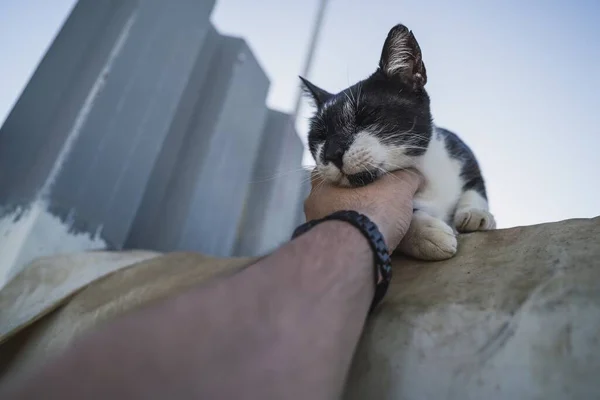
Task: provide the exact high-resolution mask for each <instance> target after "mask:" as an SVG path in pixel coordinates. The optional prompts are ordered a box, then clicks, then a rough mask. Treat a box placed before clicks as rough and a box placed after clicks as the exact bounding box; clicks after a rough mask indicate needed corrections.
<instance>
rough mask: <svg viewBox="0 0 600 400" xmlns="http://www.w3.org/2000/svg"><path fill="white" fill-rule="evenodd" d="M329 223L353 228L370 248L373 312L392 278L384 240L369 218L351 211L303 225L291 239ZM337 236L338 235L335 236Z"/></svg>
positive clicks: (388, 254) (333, 214)
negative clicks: (338, 223) (339, 223)
mask: <svg viewBox="0 0 600 400" xmlns="http://www.w3.org/2000/svg"><path fill="white" fill-rule="evenodd" d="M331 221H336V222H342V223H346V224H347V225H350V226H351V227H352V228H355V231H357V232H358V233H360V234H361V235H362V237H363V239H364V241H366V242H367V243H368V245H369V247H370V248H371V256H372V262H371V265H372V267H373V268H372V270H373V278H374V284H375V295H374V297H373V301H372V303H371V308H370V311H373V309H374V308H375V307H376V306H377V305H378V304H379V302H380V301H381V300H382V298H383V297H384V296H385V293H386V291H387V288H388V285H389V282H390V279H391V276H392V268H391V260H390V253H389V250H388V247H387V244H386V241H385V238H384V237H383V235H382V233H381V231H380V230H379V227H378V226H377V225H376V224H375V223H374V222H373V221H372V220H371V219H370V218H369V217H367V216H366V215H364V214H361V213H359V212H357V211H352V210H342V211H337V212H334V213H332V214H329V215H327V216H326V217H324V218H321V219H317V220H311V221H308V222H306V223H305V224H303V225H300V226H299V227H298V228H296V230H295V231H294V234H293V235H292V238H296V237H298V236H301V235H303V234H305V233H306V232H308V231H310V230H314V229H315V227H318V226H319V225H321V226H323V224H324V223H327V222H331ZM330 226H331V225H330ZM339 226H341V225H339ZM338 235H339V233H338V234H336V235H335V236H338ZM335 250H336V249H334V253H335ZM338 254H339V252H338Z"/></svg>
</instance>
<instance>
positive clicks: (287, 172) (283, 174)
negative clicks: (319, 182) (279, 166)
mask: <svg viewBox="0 0 600 400" xmlns="http://www.w3.org/2000/svg"><path fill="white" fill-rule="evenodd" d="M312 168H314V167H311V166H304V165H303V166H302V167H300V168H296V169H292V170H289V171H280V172H277V173H275V175H270V176H267V177H264V178H260V179H257V180H253V181H250V183H262V182H268V181H270V180H273V179H277V178H280V177H282V176H285V175H289V174H293V173H296V172H300V171H311V170H312Z"/></svg>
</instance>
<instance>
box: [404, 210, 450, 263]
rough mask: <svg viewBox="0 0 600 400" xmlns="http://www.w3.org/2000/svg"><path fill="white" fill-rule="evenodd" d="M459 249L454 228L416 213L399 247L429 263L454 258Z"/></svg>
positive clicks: (407, 253) (405, 252)
mask: <svg viewBox="0 0 600 400" xmlns="http://www.w3.org/2000/svg"><path fill="white" fill-rule="evenodd" d="M457 248H458V243H457V241H456V235H455V234H454V231H453V230H452V228H451V227H450V226H448V224H446V223H445V222H443V221H441V220H439V219H437V218H434V217H431V216H429V215H427V214H424V213H415V215H414V216H413V220H412V222H411V226H410V228H409V230H408V232H407V233H406V236H404V239H403V240H402V242H401V243H400V245H399V246H398V250H400V252H402V253H404V254H406V255H409V256H412V257H414V258H418V259H420V260H427V261H441V260H447V259H449V258H452V256H454V254H456V250H457Z"/></svg>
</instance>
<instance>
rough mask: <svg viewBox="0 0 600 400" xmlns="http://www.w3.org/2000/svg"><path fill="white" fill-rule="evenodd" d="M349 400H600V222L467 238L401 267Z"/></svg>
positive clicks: (364, 349)
mask: <svg viewBox="0 0 600 400" xmlns="http://www.w3.org/2000/svg"><path fill="white" fill-rule="evenodd" d="M395 267H396V269H395V276H394V281H393V285H392V286H391V288H390V295H389V297H388V298H387V299H386V302H385V305H384V307H382V308H381V309H380V310H379V312H378V314H377V315H376V316H375V317H374V318H373V319H372V320H371V322H370V323H369V324H368V327H367V329H366V331H365V333H364V335H363V338H362V341H361V344H360V347H359V349H358V351H357V355H356V362H355V364H354V366H353V369H352V372H351V375H350V379H349V385H348V391H347V396H346V398H348V399H366V398H372V399H457V400H458V399H461V400H465V399H546V400H549V399H557V400H558V399H591V398H598V397H600V380H599V379H598V377H600V218H595V219H591V220H588V219H585V220H570V221H564V222H560V223H553V224H544V225H537V226H529V227H522V228H513V229H506V230H498V231H492V232H488V233H485V234H470V235H463V236H462V237H461V240H460V250H459V253H458V254H457V256H456V257H455V258H453V259H451V260H448V261H445V262H440V263H420V262H414V261H408V260H400V259H398V260H396V265H395Z"/></svg>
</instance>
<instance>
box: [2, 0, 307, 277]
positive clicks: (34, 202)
mask: <svg viewBox="0 0 600 400" xmlns="http://www.w3.org/2000/svg"><path fill="white" fill-rule="evenodd" d="M213 6H214V1H213V0H203V1H198V0H180V1H177V2H164V1H162V0H145V1H134V0H112V1H109V0H107V1H102V2H99V1H95V0H80V1H79V3H78V4H77V6H76V7H75V8H74V10H73V12H72V14H71V16H70V17H69V19H68V20H67V21H66V23H65V25H64V26H63V28H62V30H61V31H60V33H59V35H58V36H57V38H56V39H55V41H54V42H53V44H52V46H51V47H50V49H49V51H48V52H47V54H46V55H45V57H44V58H43V60H42V62H41V63H40V65H39V66H38V68H37V70H36V72H35V74H34V75H33V77H32V78H31V80H30V82H29V84H28V85H27V87H26V89H25V91H24V92H23V94H22V96H21V98H20V99H19V100H18V102H17V103H16V105H15V107H14V109H13V110H12V112H11V113H10V114H9V116H8V118H7V120H6V122H5V124H4V125H3V126H2V128H1V129H0V238H1V239H0V287H2V286H3V285H4V283H5V282H6V280H7V279H9V278H10V277H11V276H13V275H14V274H15V273H16V272H18V271H19V270H20V268H22V266H23V265H25V264H26V263H28V262H29V261H31V260H32V259H34V258H37V257H39V256H44V255H51V254H56V253H61V252H70V251H80V250H86V249H101V248H115V249H121V248H132V247H135V248H145V249H152V250H161V251H170V250H192V251H194V250H195V251H202V252H204V253H207V254H213V255H220V256H227V255H232V254H234V253H239V252H242V253H243V254H244V255H255V254H257V253H260V252H261V251H263V250H264V249H266V248H273V247H274V246H275V245H276V244H278V243H280V242H281V240H282V237H287V236H289V232H287V231H289V230H290V229H292V225H293V222H292V221H296V211H292V209H294V210H297V204H298V203H299V202H300V201H301V199H298V198H297V197H298V195H299V194H298V193H299V191H298V188H297V187H296V186H295V183H294V182H298V179H296V180H294V179H290V180H289V181H288V180H285V179H276V180H271V181H269V182H267V183H266V184H265V185H263V186H262V188H263V189H264V193H269V194H268V195H267V196H266V197H264V196H263V199H264V201H258V202H257V200H256V191H255V184H254V180H255V176H254V175H255V174H256V170H257V168H259V167H258V165H260V162H262V161H260V160H262V159H263V157H269V154H271V157H273V154H276V155H277V157H279V158H278V160H280V159H281V158H282V157H283V159H285V161H281V160H280V161H278V162H276V163H275V164H273V165H272V166H271V167H272V168H284V169H286V170H291V169H299V168H300V164H301V160H302V145H301V143H300V141H299V140H294V137H296V139H297V135H296V134H295V132H294V131H293V128H292V127H291V125H290V126H289V127H286V128H283V127H282V128H281V129H285V134H284V135H282V136H281V137H282V138H283V137H285V138H286V139H285V140H283V141H282V140H278V141H276V143H277V144H272V143H270V140H265V138H266V137H269V138H276V135H274V133H273V132H271V130H273V129H276V128H273V127H272V126H273V125H272V124H267V120H268V119H269V118H268V116H269V115H280V113H276V112H273V111H269V110H268V109H267V108H266V106H265V99H266V96H267V92H268V89H269V80H268V77H267V76H266V75H265V73H264V71H263V70H262V68H261V66H260V65H259V63H258V61H257V60H256V58H255V57H254V55H253V54H252V52H251V51H250V49H249V47H248V45H247V44H246V43H245V41H244V40H243V39H240V38H232V37H225V36H222V35H220V34H219V33H218V32H217V31H216V30H215V28H214V27H213V26H212V25H211V23H210V21H209V17H210V13H211V11H212V8H213ZM291 76H292V75H291ZM280 118H283V119H284V120H285V119H286V118H287V119H288V120H289V117H287V116H285V115H280ZM264 146H268V147H269V151H268V152H266V151H265V150H264V149H262V150H261V148H262V147H264ZM278 146H279V147H278ZM284 152H285V156H283V154H284ZM259 169H260V168H259ZM282 195H283V197H281V198H280V199H279V200H275V197H277V196H282ZM282 201H283V202H285V203H286V208H285V210H284V211H281V212H278V213H277V217H274V218H273V217H270V213H271V212H272V211H273V208H272V206H269V209H268V210H267V209H265V208H264V207H262V208H261V207H260V205H261V204H277V203H281V202H282ZM259 215H260V216H264V218H266V219H267V220H268V222H266V221H262V220H261V217H259ZM248 221H255V222H256V223H257V224H259V225H260V228H258V230H257V229H251V228H250V227H249V226H248ZM248 232H252V235H253V237H254V238H255V239H256V240H255V244H254V245H253V244H251V243H249V241H248V240H246V239H245V238H244V237H240V235H245V234H247V233H248ZM263 236H264V237H263ZM257 238H259V239H257ZM253 240H254V239H253ZM242 243H243V244H242Z"/></svg>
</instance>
